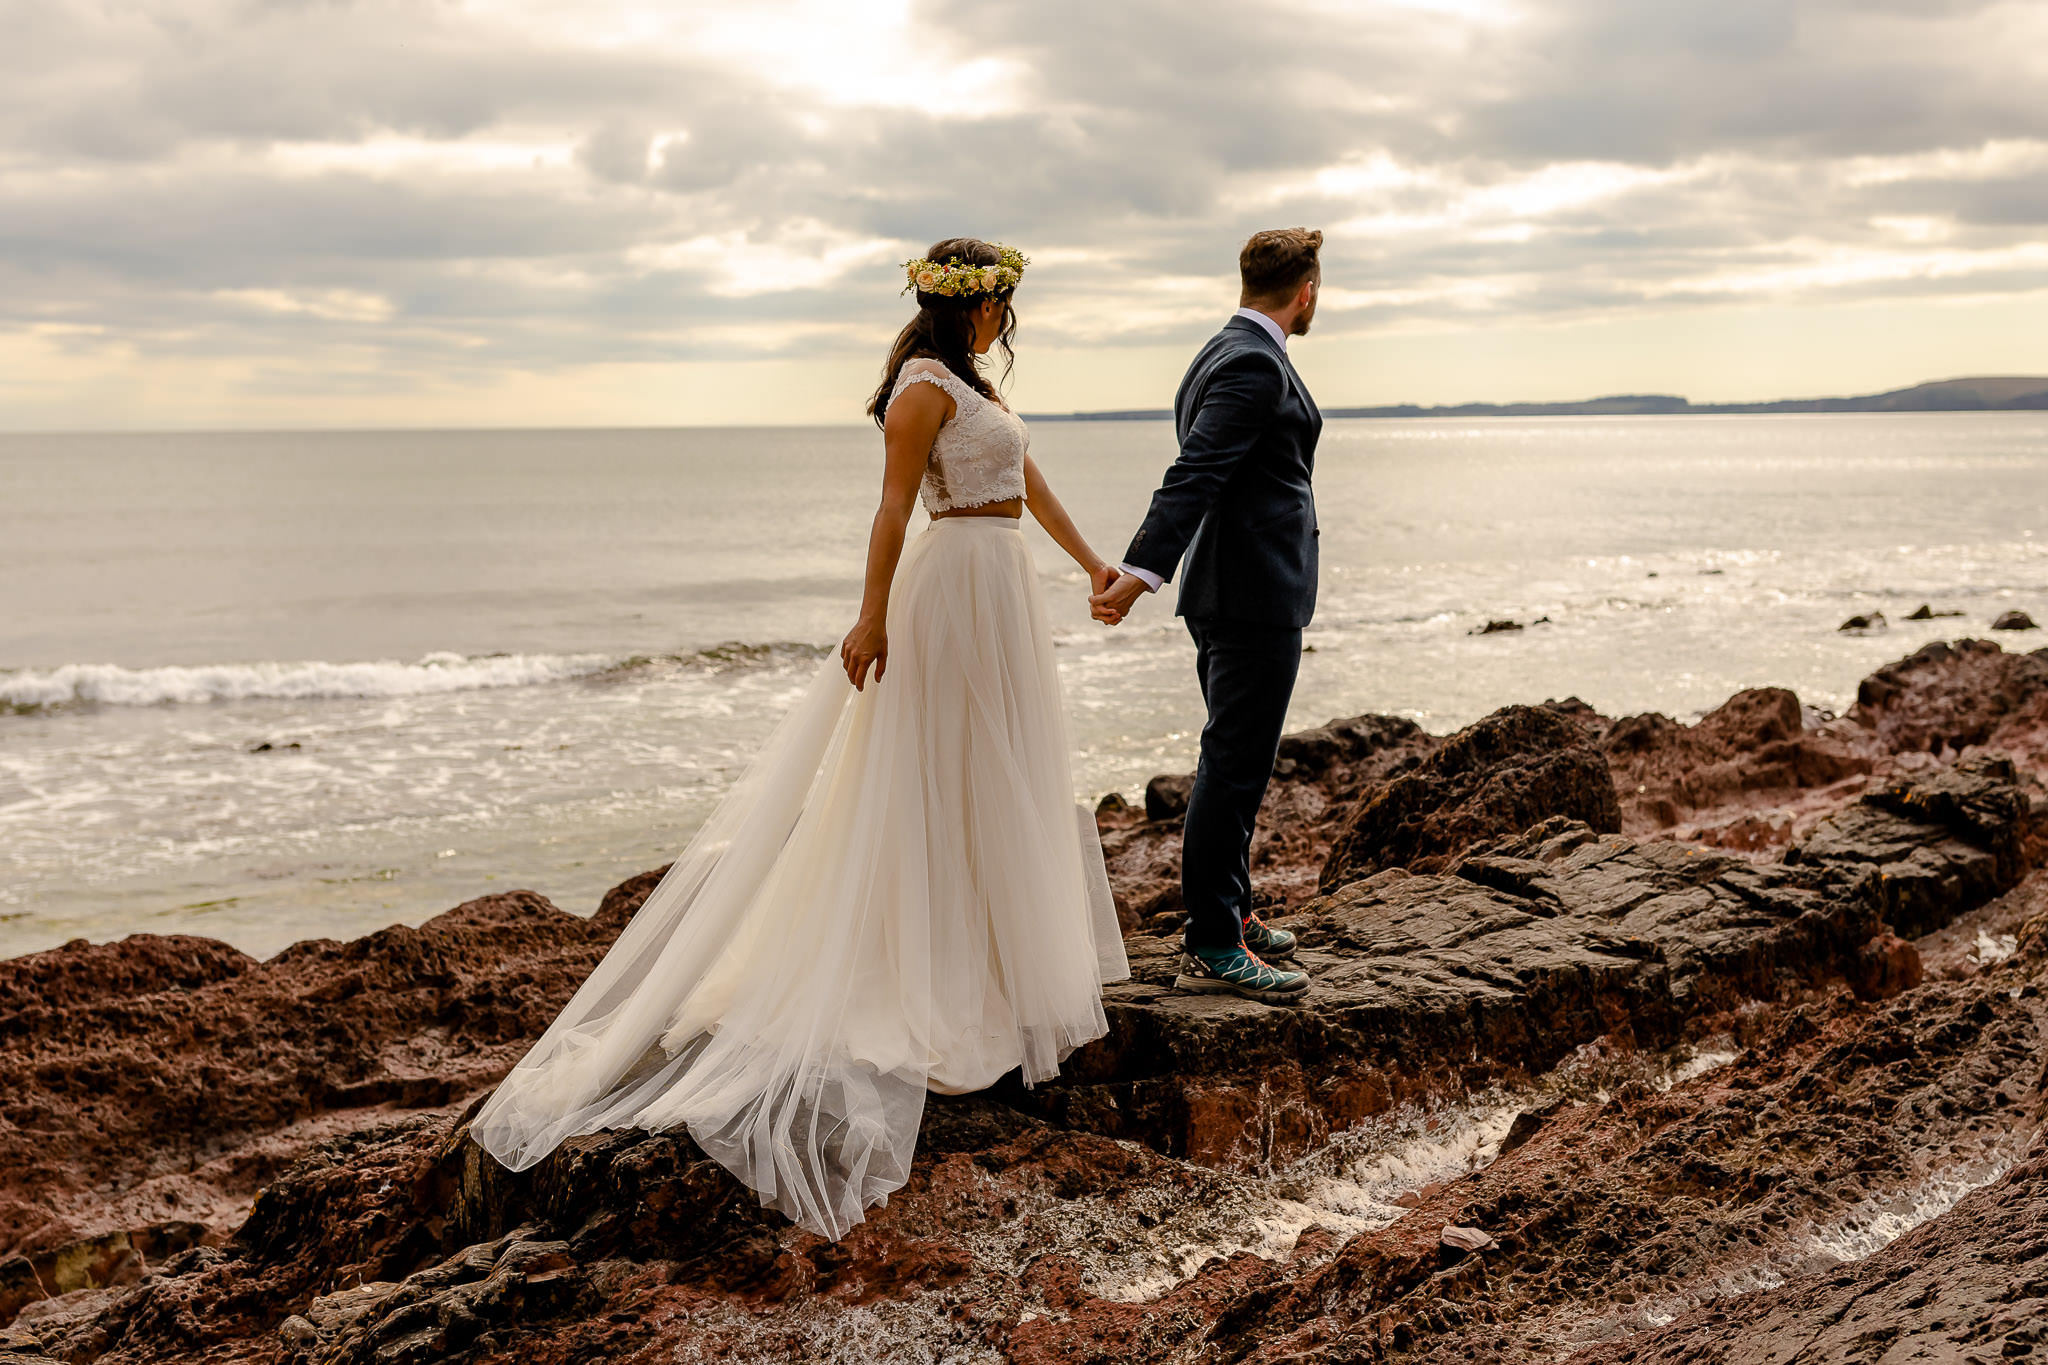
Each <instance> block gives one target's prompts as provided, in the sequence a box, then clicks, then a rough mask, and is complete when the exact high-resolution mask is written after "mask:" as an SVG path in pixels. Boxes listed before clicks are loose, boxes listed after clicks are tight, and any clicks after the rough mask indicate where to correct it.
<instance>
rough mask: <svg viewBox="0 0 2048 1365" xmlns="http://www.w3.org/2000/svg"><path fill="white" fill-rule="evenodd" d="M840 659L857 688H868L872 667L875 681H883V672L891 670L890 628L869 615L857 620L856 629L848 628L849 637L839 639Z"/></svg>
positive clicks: (847, 676) (847, 675)
mask: <svg viewBox="0 0 2048 1365" xmlns="http://www.w3.org/2000/svg"><path fill="white" fill-rule="evenodd" d="M839 662H840V664H841V665H842V666H844V667H845V669H846V679H847V681H848V682H850V683H852V684H853V690H854V691H856V692H862V691H865V690H866V686H865V685H866V683H867V680H868V668H869V666H870V665H872V666H873V667H874V670H875V681H876V682H877V683H879V682H881V681H882V674H884V673H886V672H887V671H888V670H889V629H888V627H887V626H885V625H883V624H882V623H881V622H880V621H870V620H868V619H867V618H866V617H862V618H861V619H860V620H858V621H855V622H854V623H853V629H852V630H849V631H847V632H846V638H845V639H844V640H842V641H840V642H839Z"/></svg>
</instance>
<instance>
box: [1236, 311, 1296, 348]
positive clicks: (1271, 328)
mask: <svg viewBox="0 0 2048 1365" xmlns="http://www.w3.org/2000/svg"><path fill="white" fill-rule="evenodd" d="M1237 316H1239V317H1241V318H1250V319H1251V320H1252V321H1253V322H1256V323H1258V324H1259V326H1261V327H1263V328H1265V329H1266V335H1267V336H1269V337H1271V338H1273V344H1274V345H1276V346H1278V347H1279V348H1280V349H1281V350H1283V351H1284V350H1286V349H1287V333H1285V332H1283V331H1281V330H1280V324H1279V323H1277V322H1275V321H1273V319H1271V318H1269V317H1267V316H1266V315H1265V314H1264V313H1261V312H1260V311H1259V310H1258V309H1256V308H1240V309H1238V310H1237Z"/></svg>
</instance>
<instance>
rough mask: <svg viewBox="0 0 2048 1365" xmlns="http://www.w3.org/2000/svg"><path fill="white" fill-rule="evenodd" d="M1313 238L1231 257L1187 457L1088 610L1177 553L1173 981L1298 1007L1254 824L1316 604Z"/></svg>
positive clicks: (1191, 407) (1189, 403)
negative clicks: (1177, 823) (1268, 903)
mask: <svg viewBox="0 0 2048 1365" xmlns="http://www.w3.org/2000/svg"><path fill="white" fill-rule="evenodd" d="M1322 245H1323V234H1322V233H1320V232H1315V231H1310V230H1309V229H1306V228H1281V229H1278V230H1275V231H1271V232H1260V233H1255V234H1253V236H1252V239H1251V240H1250V241H1248V242H1246V243H1245V244H1244V250H1243V251H1241V252H1240V253H1238V258H1237V267H1238V273H1239V274H1240V276H1241V277H1242V279H1243V292H1242V293H1241V294H1240V295H1239V299H1238V302H1239V303H1240V304H1241V305H1242V306H1241V307H1239V308H1238V310H1237V315H1236V316H1235V317H1233V318H1231V320H1230V321H1229V322H1227V323H1225V324H1224V326H1223V330H1222V331H1220V332H1218V333H1217V334H1216V335H1215V336H1214V337H1211V338H1210V339H1209V343H1208V344H1207V345H1206V346H1204V347H1203V348H1202V350H1201V352H1200V353H1199V354H1198V355H1196V357H1195V361H1194V364H1192V365H1190V366H1189V367H1188V372H1187V377H1186V378H1184V379H1183V380H1181V385H1180V392H1179V393H1178V394H1176V395H1175V396H1174V400H1173V417H1174V427H1175V430H1176V433H1177V435H1178V437H1179V440H1180V458H1179V459H1177V460H1175V461H1174V463H1173V466H1172V467H1171V468H1170V469H1168V470H1167V471H1166V477H1165V479H1163V480H1162V481H1161V483H1160V485H1159V491H1158V492H1157V493H1154V494H1153V495H1152V506H1151V510H1150V511H1148V512H1147V513H1146V514H1145V521H1144V524H1143V525H1141V526H1140V527H1139V528H1138V533H1137V534H1136V535H1135V536H1133V537H1132V538H1131V547H1130V549H1129V550H1128V551H1126V552H1125V554H1124V562H1123V563H1122V564H1121V565H1119V566H1118V568H1119V569H1120V570H1121V572H1120V573H1119V575H1118V576H1117V577H1116V578H1115V579H1114V580H1113V581H1112V582H1111V583H1110V584H1109V586H1108V587H1106V588H1105V589H1103V591H1101V592H1100V593H1097V594H1096V595H1095V596H1093V597H1091V598H1090V599H1089V602H1090V604H1091V606H1092V608H1093V611H1094V615H1095V617H1096V619H1097V620H1100V621H1104V622H1106V623H1108V624H1111V625H1114V624H1116V623H1117V622H1118V621H1121V620H1122V619H1123V618H1124V616H1125V615H1126V614H1127V613H1128V612H1129V611H1130V609H1131V607H1132V605H1133V604H1134V603H1135V602H1136V601H1137V600H1138V598H1139V596H1140V595H1141V594H1144V593H1147V592H1157V591H1158V590H1159V588H1160V587H1161V586H1162V585H1163V584H1164V583H1165V581H1166V580H1167V579H1169V578H1171V577H1172V576H1173V571H1174V569H1175V567H1176V566H1178V565H1179V564H1180V563H1181V561H1182V558H1183V556H1185V558H1186V561H1187V564H1186V569H1187V571H1186V573H1185V574H1184V575H1183V576H1182V579H1181V585H1180V606H1179V614H1180V615H1181V616H1182V617H1184V618H1186V620H1187V626H1188V633H1189V634H1190V635H1192V636H1194V637H1195V676H1196V678H1197V679H1198V680H1199V681H1200V683H1201V686H1202V699H1203V701H1204V702H1206V703H1207V704H1208V708H1209V719H1208V723H1207V724H1205V725H1204V726H1203V727H1202V756H1201V761H1200V763H1198V764H1197V765H1196V768H1195V786H1194V791H1193V792H1192V793H1191V794H1190V795H1189V797H1188V813H1187V827H1186V834H1185V836H1184V838H1183V840H1182V845H1181V892H1182V897H1183V899H1184V900H1185V902H1186V905H1187V912H1188V920H1187V930H1186V939H1185V943H1184V951H1183V952H1182V954H1181V963H1180V976H1179V977H1178V978H1177V979H1176V980H1175V982H1174V985H1175V986H1177V987H1178V988H1180V989H1181V990H1186V991H1195V992H1201V993H1205V994H1230V995H1241V996H1244V997H1246V998H1247V999H1252V1000H1263V1001H1267V1002H1269V1003H1272V1004H1293V1003H1295V1002H1297V1001H1299V1000H1300V999H1301V997H1302V996H1303V994H1304V993H1306V992H1307V990H1308V976H1307V974H1306V973H1304V972H1299V971H1291V970H1287V969H1285V968H1283V967H1280V966H1275V965H1273V964H1275V963H1286V962H1290V961H1291V960H1292V959H1293V956H1294V935H1293V934H1290V933H1288V932H1287V931H1286V930H1284V929H1273V928H1269V927H1267V926H1266V925H1265V924H1264V923H1262V922H1261V921H1260V920H1259V918H1258V916H1257V915H1254V914H1253V913H1252V883H1251V845H1252V827H1253V825H1254V824H1255V823H1256V821H1257V820H1258V815H1259V804H1260V802H1261V801H1263V800H1264V799H1265V795H1266V783H1267V780H1268V779H1269V778H1270V777H1271V776H1272V773H1273V760H1274V757H1275V756H1276V755H1277V753H1278V752H1279V747H1280V730H1281V727H1282V725H1283V724H1284V723H1285V722H1286V719H1287V702H1288V698H1289V697H1290V696H1292V695H1293V692H1294V677H1295V673H1296V672H1297V671H1298V670H1299V668H1300V666H1301V631H1302V627H1304V626H1306V625H1307V624H1308V622H1309V617H1310V616H1311V615H1313V614H1314V612H1315V605H1316V536H1317V534H1318V533H1317V531H1316V506H1315V494H1314V490H1313V489H1312V488H1311V486H1310V476H1311V475H1312V474H1313V473H1314V472H1315V463H1316V438H1317V437H1318V436H1319V435H1321V434H1322V429H1323V417H1322V414H1321V413H1320V412H1318V411H1317V410H1316V405H1315V400H1314V399H1312V398H1310V397H1309V393H1308V386H1307V385H1305V384H1303V383H1302V382H1301V376H1300V375H1298V374H1296V373H1295V372H1294V366H1293V365H1292V364H1290V363H1289V362H1288V359H1287V339H1288V338H1289V337H1293V336H1301V335H1303V334H1305V333H1306V332H1307V331H1308V327H1309V322H1310V320H1311V319H1313V318H1314V317H1315V314H1316V296H1317V294H1318V293H1319V292H1320V291H1321V289H1322V279H1323V272H1322V265H1321V263H1320V261H1319V260H1318V253H1319V252H1320V251H1321V249H1322Z"/></svg>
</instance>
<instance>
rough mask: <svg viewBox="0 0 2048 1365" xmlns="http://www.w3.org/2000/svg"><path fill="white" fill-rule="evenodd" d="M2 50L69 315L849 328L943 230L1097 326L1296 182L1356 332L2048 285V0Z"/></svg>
mask: <svg viewBox="0 0 2048 1365" xmlns="http://www.w3.org/2000/svg"><path fill="white" fill-rule="evenodd" d="M0 54H5V55H4V56H0V148H4V149H5V150H4V151H0V203H4V206H5V211H4V212H0V333H14V334H18V335H21V336H28V335H30V334H31V333H32V334H33V335H34V336H36V337H38V338H40V340H39V342H38V345H39V346H43V347H46V348H47V347H54V348H55V350H54V352H52V353H54V354H59V355H65V354H75V355H81V356H82V355H86V354H88V353H93V352H95V350H98V351H109V350H112V349H118V350H119V351H120V352H121V353H122V354H124V355H129V356H133V357H138V358H140V360H141V361H144V362H146V361H147V360H149V359H150V358H151V357H160V358H161V357H176V356H180V355H205V356H215V357H231V356H237V355H239V356H243V357H247V358H251V359H252V363H253V360H254V359H255V358H261V357H265V356H272V355H274V354H276V353H277V352H278V350H279V349H280V348H287V347H289V348H300V349H301V350H302V351H304V352H305V353H307V354H309V355H310V354H313V353H314V352H316V351H317V350H318V349H319V348H321V347H330V348H343V349H345V350H346V352H347V353H348V355H349V356H350V357H351V376H352V377H351V378H350V379H349V380H348V383H350V384H351V385H360V383H361V382H362V380H361V374H362V373H363V372H364V370H365V368H367V369H368V371H369V372H372V373H376V372H384V373H391V374H399V373H405V374H411V375H415V376H416V375H418V374H421V373H426V372H433V373H437V374H440V375H443V376H455V377H459V376H462V375H467V374H500V375H502V374H503V373H507V372H510V371H514V370H519V371H532V372H548V371H569V370H573V369H576V368H577V367H585V366H591V365H596V364H603V363H610V362H618V363H628V362H630V363H635V364H639V363H661V362H679V361H695V360H705V359H710V358H721V357H722V358H731V357H734V356H740V357H782V358H788V359H802V358H804V357H841V358H843V357H847V356H853V355H857V354H865V353H866V351H868V350H871V349H872V348H873V347H874V346H875V345H876V344H877V341H878V339H879V338H883V337H886V335H887V334H888V332H889V331H890V330H892V329H893V327H894V326H895V325H896V324H897V323H898V322H899V321H900V319H901V316H902V313H903V307H904V305H903V303H902V301H901V300H900V298H899V297H898V296H897V285H896V283H895V281H894V279H893V276H892V273H891V268H890V263H891V262H892V261H895V260H900V259H902V258H903V257H904V256H906V255H909V254H913V253H915V252H916V251H918V250H921V249H922V247H923V246H924V244H925V243H927V242H929V241H930V240H933V239H935V238H938V237H942V236H947V235H953V234H955V233H959V232H962V231H965V232H972V233H979V234H981V235H985V236H989V237H992V238H999V239H1002V240H1006V241H1009V242H1012V243H1014V244H1017V245H1020V246H1022V247H1024V248H1025V249H1026V250H1027V251H1029V252H1031V253H1032V254H1033V255H1034V257H1035V258H1036V259H1037V261H1038V264H1037V265H1035V266H1034V268H1033V270H1032V273H1031V276H1030V278H1029V281H1028V285H1027V293H1026V295H1025V296H1024V299H1023V303H1024V305H1025V308H1026V314H1025V316H1026V321H1027V325H1028V328H1029V332H1028V335H1029V336H1030V337H1031V338H1032V339H1033V341H1034V342H1037V343H1040V344H1050V345H1055V346H1067V347H1084V348H1102V349H1105V350H1109V351H1113V350H1114V349H1116V348H1119V347H1149V346H1159V345H1184V344H1188V343H1191V342H1192V341H1193V340H1195V339H1196V338H1198V337H1199V336H1200V335H1201V334H1202V333H1203V331H1204V330H1205V329H1206V328H1207V327H1209V326H1211V325H1213V322H1214V318H1215V314H1216V312H1217V310H1218V306H1219V300H1222V301H1225V302H1227V300H1228V295H1229V292H1230V289H1231V276H1232V264H1233V258H1234V250H1235V246H1236V244H1237V242H1238V241H1240V240H1241V239H1242V237H1243V236H1244V235H1245V234H1246V233H1247V232H1249V231H1251V230H1252V229H1254V228H1257V227H1261V226H1271V225H1274V224H1277V223H1295V222H1299V223H1313V224H1319V225H1322V226H1324V227H1325V228H1326V229H1328V230H1329V233H1330V246H1329V248H1328V252H1327V255H1328V267H1327V283H1328V285H1329V289H1330V298H1329V306H1328V308H1327V310H1326V313H1325V318H1324V321H1323V322H1322V323H1321V324H1320V325H1319V332H1322V333H1326V334H1335V335H1357V336H1361V337H1371V336H1377V335H1389V334H1397V333H1400V332H1403V331H1411V332H1412V331H1416V330H1429V329H1446V328H1448V329H1456V328H1465V327H1474V326H1499V325H1530V324H1546V323H1559V322H1566V321H1570V320H1572V319H1589V318H1592V319H1601V318H1613V317H1617V316H1624V315H1639V314H1645V313H1651V314H1655V313H1663V314H1669V315H1670V316H1672V317H1673V318H1674V319H1675V321H1674V323H1673V325H1674V326H1677V325H1682V317H1683V315H1684V313H1685V311H1686V310H1689V309H1702V308H1715V307H1724V306H1727V305H1729V304H1730V303H1731V301H1746V302H1754V301H1758V300H1777V301H1782V302H1785V303H1787V304H1796V303H1798V302H1800V301H1804V300H1822V301H1828V302H1839V301H1843V300H1849V299H1860V298H1881V297H1885V296H1888V295H1890V296H1896V297H1898V298H1901V299H1926V298H1931V297H1972V296H1977V295H1981V294H1983V293H1986V292H2011V291H2023V290H2038V289H2043V288H2048V262H2044V261H2043V260H2042V259H2041V256H2040V252H2039V251H2038V249H2037V248H2036V247H2035V245H2034V243H2036V242H2037V240H2038V237H2039V228H2040V225H2041V223H2042V222H2043V221H2044V218H2048V197H2044V191H2043V189H2042V186H2043V185H2044V184H2048V176H2044V175H2043V170H2044V168H2048V101H2043V100H2041V99H2040V98H2039V93H2038V92H2039V91H2040V90H2041V89H2043V88H2048V11H2044V10H2043V8H2042V7H2041V6H2040V5H2038V4H2037V3H2032V0H2017V2H2012V3H1999V2H1997V0H1985V2H1984V3H1964V2H1962V0H1956V2H1955V3H1939V2H1938V0H1889V2H1888V3H1876V2H1873V0H1862V2H1856V0H1718V2H1717V3H1715V4H1712V5H1705V4H1697V3H1691V2H1690V0H1499V3H1494V2H1493V0H1462V2H1460V3H1450V2H1449V0H1443V2H1441V3H1394V0H1383V2H1375V3H1363V2H1360V3H1347V2H1344V0H1313V2H1310V0H1286V2H1285V3H1282V2H1281V0H1265V2H1264V3H1249V2H1247V0H1228V2H1225V0H1194V2H1193V3H1173V4H1168V3H1164V0H1138V2H1136V3H1129V4H1118V5H1102V4H1100V3H1085V4H1084V3H1079V2H1078V0H1043V2H1042V3H1038V4H1033V5H1007V6H988V5H977V4H967V3H958V2H952V3H947V2H943V0H937V2H934V3H928V4H922V5H916V6H910V7H904V6H899V5H891V4H873V5H866V6H862V5H855V4H848V3H835V4H824V3H817V2H815V0H777V2H776V3H768V4H748V5H738V4H734V5H732V6H730V7H727V8H724V9H710V8H707V7H701V6H688V7H674V8H673V9H671V10H661V9H656V10H649V9H648V8H646V7H641V6H623V5H622V6H616V7H614V6H606V5H600V4H586V3H576V4H570V3H567V2H566V0H560V2H557V0H490V2H485V0H479V2H478V3H471V4H464V5H454V4H445V5H426V6H421V5H416V4H399V3H395V2H393V0H360V2H351V0H332V2H331V3H320V2H315V0H307V2H306V3H252V2H251V0H154V3H148V2H145V3H139V4H134V5H124V6H104V5H100V4H97V3H92V2H91V0H45V2H44V3H40V4H36V5H26V6H9V7H6V8H5V9H4V10H0ZM52 329H57V330H54V331H53V330H52ZM51 338H56V340H54V341H52V340H51ZM42 353H44V352H42V351H38V354H42ZM317 371H318V367H317V366H312V367H309V368H308V370H307V371H306V372H305V375H304V377H303V379H302V380H301V381H300V382H302V383H303V384H304V385H305V392H306V396H307V399H308V401H309V402H317V400H318V397H319V394H320V392H321V388H320V380H319V378H318V373H317ZM271 382H277V381H275V380H274V379H273V381H271ZM337 382H339V381H337ZM5 420H6V412H5V410H4V408H0V423H4V422H5Z"/></svg>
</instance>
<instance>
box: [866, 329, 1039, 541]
mask: <svg viewBox="0 0 2048 1365" xmlns="http://www.w3.org/2000/svg"><path fill="white" fill-rule="evenodd" d="M918 383H924V384H931V385H935V386H936V387H937V388H938V389H940V390H941V391H942V392H944V393H945V394H946V396H947V397H949V398H951V399H952V400H953V415H952V416H951V417H949V418H947V419H946V423H945V425H944V426H942V427H940V428H939V434H938V437H937V438H936V439H935V440H933V442H932V455H931V461H930V463H928V464H927V465H926V466H925V471H924V491H923V496H924V509H925V511H927V512H950V511H952V510H953V509H955V508H958V507H980V506H981V505H983V504H984V503H991V502H1003V501H1005V500H1007V499H1009V498H1021V497H1023V496H1024V454H1025V452H1026V451H1028V450H1029V449H1030V448H1031V432H1030V430H1029V429H1028V428H1026V427H1025V425H1024V419H1023V418H1021V417H1019V416H1018V415H1017V414H1016V413H1014V412H1011V411H1010V410H1009V409H1008V408H1006V407H1004V406H1003V405H1002V404H1001V403H995V402H991V401H989V400H988V399H987V398H984V397H982V395H981V394H980V393H978V392H977V391H975V389H974V388H972V387H971V386H969V385H967V384H965V383H962V382H961V380H960V377H959V376H958V375H956V374H954V373H953V372H952V371H951V370H949V369H947V368H946V367H945V366H944V365H941V364H940V363H939V362H938V361H936V360H913V361H911V362H909V363H908V364H906V365H905V366H904V367H903V368H902V369H901V370H900V371H898V373H897V375H896V387H895V388H894V389H892V390H890V392H889V397H890V399H891V401H894V399H895V398H896V396H897V395H898V394H900V393H902V392H903V391H904V390H905V389H907V388H909V387H910V386H911V385H912V384H918Z"/></svg>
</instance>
